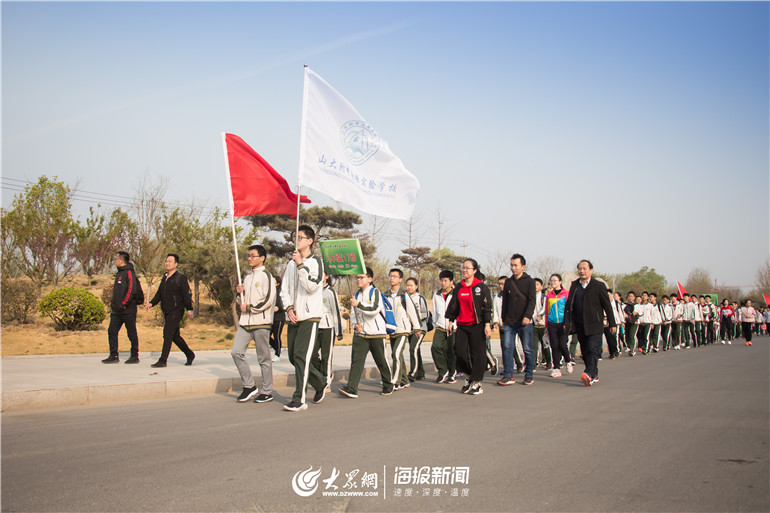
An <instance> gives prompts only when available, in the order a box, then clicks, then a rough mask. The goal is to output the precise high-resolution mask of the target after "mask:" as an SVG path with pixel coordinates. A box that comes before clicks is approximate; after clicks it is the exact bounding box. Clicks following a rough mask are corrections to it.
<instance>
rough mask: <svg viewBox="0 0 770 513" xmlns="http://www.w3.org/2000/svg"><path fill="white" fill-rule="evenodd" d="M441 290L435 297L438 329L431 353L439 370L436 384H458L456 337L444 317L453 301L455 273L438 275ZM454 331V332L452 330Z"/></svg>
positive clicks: (434, 313) (435, 332) (434, 319)
mask: <svg viewBox="0 0 770 513" xmlns="http://www.w3.org/2000/svg"><path fill="white" fill-rule="evenodd" d="M438 278H439V284H440V285H441V290H439V291H438V292H436V294H435V295H434V296H433V324H434V326H435V327H436V329H435V331H434V332H433V344H431V347H430V352H431V355H432V356H433V363H434V364H435V365H436V369H437V370H438V377H437V378H436V383H457V380H456V379H455V376H456V375H457V358H456V357H455V335H454V332H453V333H451V334H450V333H448V331H449V330H448V329H447V328H448V326H449V321H447V319H446V317H444V313H445V312H446V306H447V305H448V304H449V301H450V300H451V299H452V291H453V290H454V287H455V284H454V273H453V272H452V271H449V270H446V269H445V270H443V271H441V272H440V273H439V274H438ZM452 331H454V330H452Z"/></svg>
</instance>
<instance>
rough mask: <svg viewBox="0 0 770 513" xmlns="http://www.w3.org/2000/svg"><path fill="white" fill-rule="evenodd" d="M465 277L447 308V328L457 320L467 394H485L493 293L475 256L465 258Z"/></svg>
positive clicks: (459, 361) (460, 367)
mask: <svg viewBox="0 0 770 513" xmlns="http://www.w3.org/2000/svg"><path fill="white" fill-rule="evenodd" d="M461 270H462V276H463V279H462V281H461V282H460V283H458V284H457V285H456V286H455V289H454V292H453V293H452V299H451V300H450V301H449V304H448V305H447V308H446V314H445V317H446V319H447V321H449V323H448V328H447V331H449V332H451V330H452V322H454V321H456V322H457V328H456V333H455V354H456V356H457V370H459V371H461V372H462V373H463V374H465V376H466V379H465V385H464V386H463V388H462V392H463V393H464V394H471V395H479V394H482V393H484V390H483V389H482V388H481V381H482V380H483V379H484V370H485V369H486V366H487V337H488V336H490V335H491V334H492V328H491V327H490V321H491V318H492V293H491V292H490V291H489V288H488V287H487V286H486V285H484V281H483V280H481V279H479V276H478V274H479V264H478V262H476V261H475V260H474V259H472V258H467V259H465V261H463V265H462V267H461Z"/></svg>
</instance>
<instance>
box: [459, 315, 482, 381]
mask: <svg viewBox="0 0 770 513" xmlns="http://www.w3.org/2000/svg"><path fill="white" fill-rule="evenodd" d="M455 355H456V356H457V370H459V371H460V372H462V373H463V374H465V375H466V376H468V379H469V380H470V381H481V380H482V379H484V371H485V370H486V368H487V337H486V336H485V335H484V325H483V324H474V325H473V326H458V327H457V332H456V334H455Z"/></svg>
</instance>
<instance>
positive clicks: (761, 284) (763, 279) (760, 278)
mask: <svg viewBox="0 0 770 513" xmlns="http://www.w3.org/2000/svg"><path fill="white" fill-rule="evenodd" d="M757 289H758V290H759V291H760V292H764V293H765V294H770V256H769V257H767V259H765V263H764V264H762V265H761V266H759V269H757Z"/></svg>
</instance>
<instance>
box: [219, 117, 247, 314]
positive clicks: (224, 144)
mask: <svg viewBox="0 0 770 513" xmlns="http://www.w3.org/2000/svg"><path fill="white" fill-rule="evenodd" d="M225 137H226V136H225V133H224V132H222V150H223V152H224V155H225V174H226V175H227V192H228V194H229V198H230V227H231V228H232V230H233V249H234V250H235V269H236V271H237V272H238V285H243V281H242V280H241V263H240V261H239V260H238V242H237V241H236V237H235V216H234V215H233V212H235V202H234V201H233V184H232V182H231V181H230V161H229V160H228V158H227V140H226V139H225ZM241 302H243V292H241Z"/></svg>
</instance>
